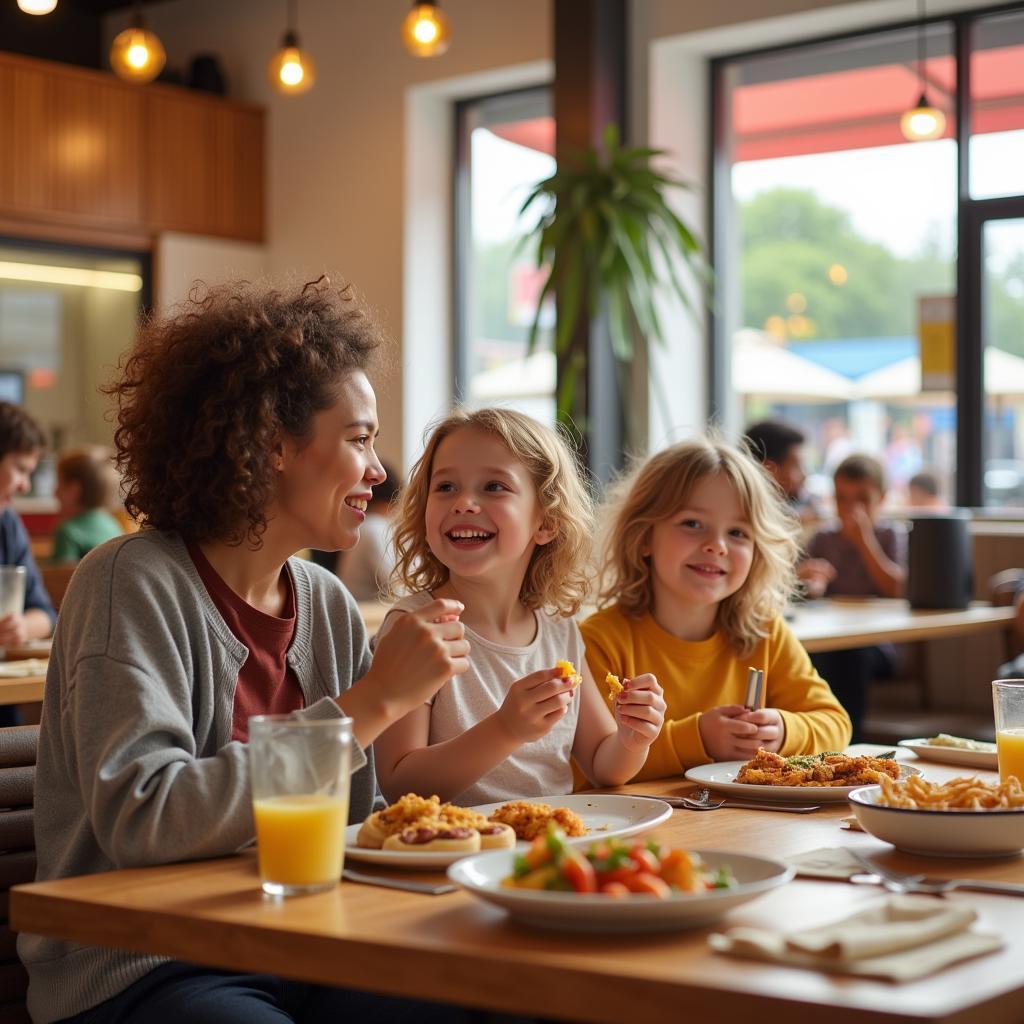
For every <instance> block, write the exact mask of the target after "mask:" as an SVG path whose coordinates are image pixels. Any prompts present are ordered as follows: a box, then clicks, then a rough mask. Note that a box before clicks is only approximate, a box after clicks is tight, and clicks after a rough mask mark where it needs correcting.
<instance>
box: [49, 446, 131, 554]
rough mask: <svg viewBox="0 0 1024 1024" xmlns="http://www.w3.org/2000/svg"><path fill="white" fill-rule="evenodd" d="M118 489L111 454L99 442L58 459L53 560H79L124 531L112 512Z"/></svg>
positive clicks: (72, 450)
mask: <svg viewBox="0 0 1024 1024" xmlns="http://www.w3.org/2000/svg"><path fill="white" fill-rule="evenodd" d="M116 491H117V470H115V469H114V464H113V462H112V461H111V453H110V452H109V451H108V450H107V449H106V448H103V447H101V446H99V445H86V446H83V447H81V448H73V449H71V450H69V451H66V452H63V453H62V454H61V456H60V458H59V459H58V460H57V487H56V489H55V490H54V492H53V493H54V497H56V499H57V501H58V502H60V515H61V521H60V524H59V525H58V527H57V532H56V533H55V534H54V538H53V561H54V562H55V563H61V562H77V561H78V560H79V559H81V558H84V557H85V556H86V555H87V554H89V552H90V551H92V549H93V548H95V547H98V546H99V545H100V544H102V543H103V542H104V541H108V540H113V539H114V538H115V537H120V536H121V534H122V533H124V530H123V529H121V524H120V523H119V522H118V521H117V520H116V519H115V518H114V516H113V515H112V514H111V512H110V505H111V503H112V502H113V500H114V497H115V494H116Z"/></svg>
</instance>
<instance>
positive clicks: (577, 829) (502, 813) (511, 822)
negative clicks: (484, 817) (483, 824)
mask: <svg viewBox="0 0 1024 1024" xmlns="http://www.w3.org/2000/svg"><path fill="white" fill-rule="evenodd" d="M491 821H498V822H501V823H502V824H503V825H508V826H510V827H511V828H512V829H514V830H515V833H516V838H517V839H526V840H530V839H535V838H536V837H537V836H539V835H543V834H544V833H545V832H547V829H548V822H549V821H553V822H555V823H556V824H557V825H558V826H559V828H561V829H562V831H563V832H564V833H565V834H566V835H567V836H574V837H575V836H585V835H586V834H587V827H586V825H584V824H583V820H582V819H581V818H580V816H579V815H578V814H576V813H575V812H573V811H570V810H568V808H565V807H556V808H552V807H551V805H550V804H534V803H530V802H529V801H528V800H512V801H510V802H509V803H507V804H502V805H501V807H499V808H498V809H497V810H496V811H495V812H494V813H493V814H492V815H491Z"/></svg>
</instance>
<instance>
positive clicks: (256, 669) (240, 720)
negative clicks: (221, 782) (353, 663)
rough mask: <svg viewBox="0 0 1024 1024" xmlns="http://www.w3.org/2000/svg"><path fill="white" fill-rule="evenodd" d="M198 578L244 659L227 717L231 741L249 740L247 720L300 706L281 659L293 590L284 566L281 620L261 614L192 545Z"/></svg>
mask: <svg viewBox="0 0 1024 1024" xmlns="http://www.w3.org/2000/svg"><path fill="white" fill-rule="evenodd" d="M188 553H189V555H190V556H191V557H192V561H193V562H194V563H195V567H196V571H197V572H198V573H199V578H200V579H201V580H202V581H203V586H205V587H206V590H207V593H208V594H209V595H210V597H211V599H212V600H213V603H214V604H215V605H216V606H217V611H219V612H220V614H221V617H222V618H223V619H224V621H225V622H226V623H227V627H228V629H230V630H231V632H232V633H233V634H234V635H235V637H236V639H237V640H238V642H239V643H241V644H244V645H245V646H246V647H248V648H249V656H248V657H247V658H246V659H245V662H244V663H243V665H242V667H241V668H240V669H239V670H238V684H237V686H236V687H235V702H234V707H233V710H232V716H231V738H232V739H233V740H241V741H242V742H243V743H244V742H246V741H247V740H248V739H249V717H250V715H284V714H288V712H289V711H297V710H298V709H299V708H301V707H305V703H306V702H305V699H304V698H303V695H302V689H301V687H300V686H299V680H298V678H297V677H296V675H295V673H294V672H293V671H292V670H291V669H290V668H289V667H288V662H287V659H286V655H287V653H288V648H289V646H290V645H291V642H292V637H293V636H294V635H295V588H294V584H293V583H292V575H291V573H290V572H289V571H288V567H287V566H284V567H283V568H282V569H281V573H282V575H283V577H284V579H285V581H286V583H287V590H288V593H287V597H286V598H285V603H284V617H283V618H280V619H279V618H277V616H275V615H267V614H266V613H265V612H261V611H259V609H257V608H253V606H252V605H251V604H247V603H246V602H245V601H243V600H242V599H241V598H240V597H239V596H238V595H237V594H236V593H235V592H234V591H233V590H232V589H231V588H230V587H229V586H228V585H227V584H226V583H225V582H224V581H223V580H222V579H221V578H220V576H218V575H217V570H216V569H214V567H213V566H212V565H210V563H209V562H208V561H207V559H206V556H205V555H204V554H203V553H202V551H201V550H200V549H199V546H198V545H197V544H189V545H188Z"/></svg>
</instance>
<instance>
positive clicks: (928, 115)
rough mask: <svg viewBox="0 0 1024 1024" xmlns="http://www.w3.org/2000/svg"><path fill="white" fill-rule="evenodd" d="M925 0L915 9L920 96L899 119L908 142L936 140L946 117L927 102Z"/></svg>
mask: <svg viewBox="0 0 1024 1024" xmlns="http://www.w3.org/2000/svg"><path fill="white" fill-rule="evenodd" d="M924 4H925V0H918V8H917V75H918V78H919V79H920V82H921V95H920V97H918V100H917V104H916V105H915V106H914V107H913V108H912V109H911V110H908V111H907V112H906V113H905V114H904V115H903V116H902V117H901V118H900V131H901V132H903V137H904V138H905V139H906V140H907V141H908V142H926V141H928V140H929V139H938V138H941V137H942V133H943V132H944V131H945V130H946V115H945V114H944V113H943V112H942V111H941V110H939V108H938V107H933V106H932V105H931V104H930V103H929V102H928V84H927V79H926V78H925V11H924Z"/></svg>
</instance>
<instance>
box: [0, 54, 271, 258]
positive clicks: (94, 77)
mask: <svg viewBox="0 0 1024 1024" xmlns="http://www.w3.org/2000/svg"><path fill="white" fill-rule="evenodd" d="M263 191H264V189H263V112H262V111H261V110H259V109H257V108H254V107H248V106H244V105H242V104H238V103H233V102H230V101H226V100H222V99H219V98H217V97H212V96H206V95H203V94H197V93H194V92H190V91H188V90H184V89H176V88H174V87H170V86H159V85H150V86H134V85H128V84H127V83H123V82H120V81H119V80H118V79H116V78H114V77H113V76H112V75H109V74H103V73H102V72H98V71H87V70H83V69H80V68H72V67H67V66H64V65H60V64H52V63H49V62H46V61H39V60H33V59H30V58H26V57H18V56H13V55H10V54H0V217H2V218H4V219H5V221H7V222H10V221H11V220H13V221H15V222H25V223H26V224H31V223H32V222H39V223H45V224H47V225H49V226H50V227H51V229H52V227H53V226H54V225H60V224H63V225H67V226H68V227H69V228H76V229H81V228H93V229H98V230H100V231H102V230H103V229H111V230H118V231H135V232H141V233H145V234H152V233H155V232H157V231H168V230H173V231H183V232H190V233H195V234H204V235H218V236H221V237H226V238H239V239H245V240H247V241H260V240H262V237H263Z"/></svg>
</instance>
